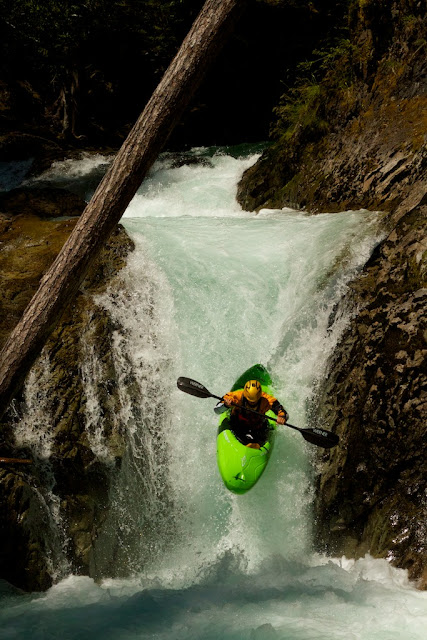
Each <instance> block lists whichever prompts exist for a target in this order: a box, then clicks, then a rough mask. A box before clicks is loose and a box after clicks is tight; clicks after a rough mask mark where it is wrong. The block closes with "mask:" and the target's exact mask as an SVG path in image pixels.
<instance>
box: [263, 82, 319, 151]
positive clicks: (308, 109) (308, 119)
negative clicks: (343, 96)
mask: <svg viewBox="0 0 427 640" xmlns="http://www.w3.org/2000/svg"><path fill="white" fill-rule="evenodd" d="M324 101H325V95H324V90H323V89H322V87H321V85H319V84H313V83H309V82H304V83H301V84H300V85H299V86H297V87H296V88H293V89H291V90H290V91H289V92H288V93H287V94H284V95H283V96H282V99H281V102H280V104H279V106H278V107H276V108H275V109H274V113H275V115H276V116H277V121H276V124H275V125H274V126H273V127H272V130H271V133H272V136H273V138H275V139H276V140H280V141H281V142H289V141H290V140H291V139H294V140H295V139H298V141H301V142H302V141H304V142H312V141H314V140H316V139H318V138H319V137H321V136H322V135H323V134H324V133H326V131H327V130H328V123H327V121H326V120H325V118H324V109H323V105H324Z"/></svg>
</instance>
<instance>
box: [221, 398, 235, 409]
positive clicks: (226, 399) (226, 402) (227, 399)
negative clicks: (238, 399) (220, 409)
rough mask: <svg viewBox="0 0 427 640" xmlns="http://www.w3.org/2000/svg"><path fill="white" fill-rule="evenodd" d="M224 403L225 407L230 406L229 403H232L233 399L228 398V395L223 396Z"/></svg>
mask: <svg viewBox="0 0 427 640" xmlns="http://www.w3.org/2000/svg"><path fill="white" fill-rule="evenodd" d="M223 399H224V404H225V406H226V407H231V405H232V404H233V399H232V398H230V396H224V398H223Z"/></svg>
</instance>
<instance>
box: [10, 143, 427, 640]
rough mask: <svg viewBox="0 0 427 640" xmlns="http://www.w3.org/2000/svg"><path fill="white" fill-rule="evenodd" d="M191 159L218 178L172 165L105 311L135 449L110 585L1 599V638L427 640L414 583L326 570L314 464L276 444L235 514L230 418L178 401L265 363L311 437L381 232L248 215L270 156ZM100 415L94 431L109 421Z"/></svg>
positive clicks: (369, 224)
mask: <svg viewBox="0 0 427 640" xmlns="http://www.w3.org/2000/svg"><path fill="white" fill-rule="evenodd" d="M194 156H196V157H197V156H201V157H203V158H206V157H208V158H209V163H210V164H209V165H208V164H206V162H204V163H203V164H194V165H191V166H188V165H186V166H182V167H180V168H173V163H172V160H173V159H172V158H171V157H170V156H167V155H165V156H163V157H162V159H161V160H160V161H159V162H158V163H157V164H156V166H155V167H154V169H153V171H152V172H151V174H150V176H149V178H148V179H147V180H146V181H145V182H144V184H143V187H142V188H141V189H140V191H139V193H138V195H137V196H136V197H135V199H134V200H133V202H132V203H131V205H130V207H129V209H128V211H127V212H126V215H125V217H124V219H123V223H124V225H125V227H126V229H127V231H128V233H129V234H130V235H131V236H132V238H133V240H134V242H135V245H136V249H135V251H134V253H133V254H132V255H131V257H130V258H129V262H128V266H127V267H126V270H125V272H124V273H123V274H122V277H123V280H124V285H125V286H124V287H123V289H122V290H121V291H120V292H118V293H117V292H116V293H115V294H114V295H113V294H107V295H105V296H103V297H102V298H100V299H99V303H100V304H102V305H104V306H105V308H106V309H108V310H109V312H110V313H111V315H112V316H113V317H114V320H115V324H116V326H117V327H118V329H117V331H116V333H115V336H114V341H113V345H112V349H113V353H114V357H115V361H116V366H117V371H118V373H119V375H120V376H121V377H122V384H121V393H122V405H123V411H122V414H121V415H120V416H118V419H119V420H121V422H122V424H123V426H124V428H126V429H127V431H128V438H129V456H128V460H127V461H125V464H124V465H123V468H122V472H121V476H120V477H118V478H117V483H116V486H115V492H114V507H113V510H112V513H111V516H110V519H109V521H108V522H107V524H106V530H105V531H104V533H103V535H101V536H100V539H99V540H98V542H97V549H96V556H97V558H98V560H97V562H98V567H99V571H100V573H101V574H102V576H103V578H101V579H99V580H98V581H96V582H95V581H94V580H92V579H91V578H88V577H79V576H73V575H69V576H67V575H65V574H63V575H64V578H63V579H62V580H60V581H59V583H58V584H56V585H55V586H54V587H52V588H51V589H50V590H49V591H48V592H47V593H45V594H32V595H21V596H17V595H16V594H14V593H11V592H9V591H8V590H7V589H6V588H5V590H4V592H3V599H2V602H1V611H0V638H8V639H9V638H10V639H12V638H13V639H14V638H35V639H39V638H40V639H45V638H64V639H67V638H70V639H80V638H82V639H85V638H91V639H97V638H103V639H109V638H111V639H113V638H114V639H115V640H134V639H135V640H137V639H145V638H147V639H148V638H150V639H156V640H163V639H165V640H166V639H167V640H181V639H182V640H184V639H193V638H194V639H195V640H211V639H212V640H214V639H215V640H217V639H224V640H271V639H277V640H311V639H313V640H323V639H325V640H335V639H341V638H342V639H346V640H347V639H351V640H353V639H358V640H359V639H360V640H393V639H394V638H396V639H397V638H405V639H408V640H422V639H423V640H424V639H425V637H426V628H427V594H426V593H422V592H419V591H417V590H416V589H415V588H414V586H413V585H411V584H410V583H409V582H408V579H407V575H406V573H405V572H404V571H400V570H396V569H394V568H393V567H391V566H390V564H389V563H388V562H387V561H385V560H374V559H372V558H371V557H370V556H366V557H365V558H362V559H360V560H358V561H356V562H355V561H354V560H352V559H346V558H334V559H330V558H324V557H321V556H319V555H317V554H315V553H314V552H313V550H312V521H311V504H312V499H313V483H314V478H313V475H314V471H313V460H312V458H313V455H312V454H313V447H311V446H310V445H309V444H307V443H305V441H304V440H303V439H302V437H301V436H300V434H298V433H297V432H294V431H292V430H290V429H286V428H283V429H280V431H279V433H278V435H277V438H276V446H275V450H274V452H273V456H272V458H271V461H270V463H269V466H268V468H267V470H266V472H265V474H264V476H263V478H262V479H261V481H260V482H259V483H258V484H257V485H256V487H255V488H254V489H253V490H252V491H251V492H249V493H248V494H246V495H244V496H235V495H232V494H230V493H229V492H227V490H226V489H225V487H224V486H223V485H222V483H221V479H220V477H219V474H218V471H217V468H216V460H215V433H216V417H215V415H214V413H213V406H214V405H215V402H216V401H215V400H213V399H198V398H193V397H191V396H188V395H186V394H183V393H181V392H180V391H179V390H178V389H177V388H176V379H177V377H178V376H180V375H184V376H188V377H192V378H195V379H196V380H199V381H200V382H201V383H202V384H204V385H205V386H206V387H207V388H208V389H209V390H210V391H211V392H212V393H213V394H217V395H222V394H223V393H224V392H225V391H227V390H228V389H229V388H230V387H231V386H232V384H233V382H234V380H235V379H236V378H237V377H238V376H239V375H240V374H241V373H242V372H243V371H244V370H245V369H246V368H248V367H249V366H251V365H252V364H254V363H256V362H261V363H263V364H264V365H266V366H267V368H268V369H269V371H270V372H271V375H272V378H273V380H274V384H275V389H276V395H277V397H278V398H279V399H280V400H281V401H282V402H283V404H284V405H285V406H286V408H287V410H288V412H289V414H290V421H291V422H292V423H293V424H297V425H299V426H301V427H304V426H305V425H306V409H307V403H308V402H309V400H310V397H311V394H312V392H313V388H314V387H315V385H316V382H317V381H318V380H319V379H321V378H322V376H324V375H325V373H326V369H325V367H326V362H327V358H328V356H329V355H330V354H331V353H332V351H333V349H334V347H335V345H336V342H337V340H338V338H339V336H340V334H341V332H342V331H343V329H344V327H345V326H346V323H347V322H348V317H347V314H348V313H349V312H345V311H342V312H340V313H339V314H337V313H336V304H337V302H338V301H339V300H340V299H341V297H342V296H343V295H344V294H345V291H346V287H347V283H348V281H349V279H350V278H351V277H353V276H354V275H355V273H356V272H357V270H358V269H360V268H361V266H362V265H363V264H364V262H365V261H366V259H367V258H368V257H369V255H370V252H371V251H372V249H373V247H374V246H375V243H376V242H377V240H378V216H377V215H376V214H373V213H369V212H366V211H365V212H344V213H342V214H323V215H319V216H314V217H312V216H308V215H307V214H305V213H304V212H297V211H293V210H283V211H262V212H260V214H258V215H255V214H252V213H247V212H243V211H241V209H240V207H239V206H238V204H237V203H236V201H235V190H236V184H237V181H238V179H239V176H240V175H241V174H242V172H243V170H244V169H245V168H246V167H248V166H250V164H252V163H253V162H254V161H255V159H256V156H246V157H233V156H230V155H225V154H221V153H217V154H216V155H213V156H212V153H209V154H207V153H205V151H204V150H195V151H194V152H193V157H194ZM91 162H92V161H91V159H90V158H87V159H85V160H84V161H82V163H80V164H79V163H76V162H73V163H69V164H65V165H58V166H57V167H55V168H54V169H53V170H52V171H51V172H50V173H49V174H47V175H46V176H45V177H44V179H46V180H53V181H54V180H56V179H58V176H59V177H60V180H61V181H63V182H64V180H65V181H67V180H68V181H69V182H73V181H74V183H75V184H76V189H80V190H81V189H82V188H84V177H85V175H87V174H89V173H90V172H91V171H92V170H93V168H94V166H95V163H96V164H100V163H101V164H102V159H100V158H96V159H95V160H94V161H93V162H92V164H91ZM76 181H78V184H77V182H76ZM88 189H89V191H90V188H88ZM332 317H333V318H334V324H333V325H332V326H329V320H330V318H332ZM88 366H89V365H88ZM91 366H92V365H91ZM93 367H94V368H93V375H95V373H94V372H95V369H96V366H95V365H93ZM86 377H87V379H88V380H89V378H90V375H89V373H87V374H86ZM129 379H131V380H132V392H131V391H130V386H129V384H128V381H129ZM88 394H89V391H88ZM93 412H94V413H93V415H92V416H91V424H94V423H96V402H95V401H94V403H93ZM320 426H326V427H327V425H320ZM159 433H160V434H161V443H159V438H158V437H157V436H158V434H159ZM28 437H29V436H28ZM91 437H92V442H93V447H94V450H96V451H97V452H98V454H99V455H102V442H101V443H100V442H99V440H98V441H96V438H95V437H94V436H93V434H91Z"/></svg>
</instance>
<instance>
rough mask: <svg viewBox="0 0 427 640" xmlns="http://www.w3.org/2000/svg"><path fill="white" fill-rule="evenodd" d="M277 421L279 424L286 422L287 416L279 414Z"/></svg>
mask: <svg viewBox="0 0 427 640" xmlns="http://www.w3.org/2000/svg"><path fill="white" fill-rule="evenodd" d="M276 422H277V424H285V422H286V418H285V416H277V420H276Z"/></svg>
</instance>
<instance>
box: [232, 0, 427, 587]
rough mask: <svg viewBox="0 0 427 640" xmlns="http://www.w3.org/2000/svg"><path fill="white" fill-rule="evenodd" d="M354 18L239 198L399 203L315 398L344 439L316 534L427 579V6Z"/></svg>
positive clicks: (324, 461) (372, 205)
mask: <svg viewBox="0 0 427 640" xmlns="http://www.w3.org/2000/svg"><path fill="white" fill-rule="evenodd" d="M348 21H349V26H350V28H351V30H350V34H351V37H350V38H349V40H347V41H346V42H345V43H344V44H343V43H340V46H339V47H336V48H335V49H334V50H333V51H331V50H329V51H328V52H327V53H325V52H324V57H323V59H324V60H326V61H327V62H325V63H324V65H323V72H324V74H323V77H322V79H321V80H320V81H319V82H318V83H317V84H314V85H310V86H301V87H300V89H299V90H298V91H296V92H294V93H293V95H292V96H291V97H289V96H288V97H287V98H286V100H285V104H284V105H283V104H282V106H281V107H280V106H279V107H278V109H277V113H278V118H279V122H278V124H277V125H276V134H277V136H278V139H277V141H276V142H275V143H274V144H273V145H272V147H271V148H269V149H268V150H267V151H266V152H265V153H264V155H263V157H262V158H261V159H260V161H259V162H258V164H256V165H255V166H254V167H252V168H251V169H249V170H248V171H247V172H246V174H245V175H244V177H243V179H242V181H241V183H240V185H239V200H240V202H241V204H242V205H243V207H245V208H247V209H252V210H254V209H256V210H259V209H261V208H263V207H273V208H280V207H283V206H294V207H298V208H299V207H301V208H307V209H308V210H310V211H312V212H316V211H330V212H333V211H342V210H346V209H359V208H369V209H374V210H382V211H385V212H387V215H386V216H384V225H385V228H384V235H385V239H384V241H383V242H382V243H381V244H380V245H379V246H378V247H377V249H376V250H375V252H374V254H373V256H372V257H371V259H370V260H369V262H368V264H367V265H366V266H365V269H364V270H363V272H362V274H361V276H360V278H359V279H358V280H357V282H355V283H354V284H353V286H352V287H351V290H350V292H349V294H348V296H347V297H346V299H345V300H344V301H343V304H344V305H350V306H351V309H352V310H353V319H352V321H351V323H350V326H349V327H348V329H347V331H346V332H345V334H344V335H343V337H342V339H341V342H340V344H339V345H338V347H337V349H336V351H335V353H334V355H333V357H332V359H331V362H330V363H329V375H328V376H327V378H326V380H325V381H324V382H323V383H322V384H321V386H320V388H319V389H318V390H317V394H316V398H315V400H314V403H313V407H312V408H311V409H312V411H311V415H312V420H313V422H315V423H317V424H319V423H320V424H323V425H324V426H325V427H327V428H330V429H332V430H333V431H335V432H337V433H338V434H339V435H340V438H341V444H340V446H339V447H337V448H336V449H333V450H331V451H330V452H329V453H326V454H324V455H323V456H320V457H319V460H318V463H319V466H318V469H319V476H318V491H317V498H316V503H315V513H316V527H317V545H318V547H319V548H320V549H322V550H325V549H326V550H327V551H328V552H329V553H331V554H346V555H348V556H351V557H354V556H356V557H358V556H360V555H363V554H364V553H366V552H370V553H371V554H372V555H374V556H376V557H386V558H388V559H389V560H390V561H391V562H392V563H393V564H395V565H397V566H399V567H404V568H407V569H408V570H409V575H410V577H411V578H413V579H419V580H420V582H419V584H420V586H421V587H423V588H425V587H426V585H427V532H426V529H425V522H426V519H427V488H426V477H427V474H426V472H427V468H426V461H425V455H424V446H425V442H426V424H427V403H426V371H427V367H426V353H427V349H426V342H427V332H426V325H425V318H426V296H427V289H426V285H427V280H426V271H427V242H426V230H427V206H426V205H427V200H426V186H427V149H426V139H427V95H426V94H427V80H426V67H427V64H426V61H427V56H426V39H425V34H426V18H425V13H424V10H423V8H422V3H419V2H418V3H417V2H399V3H396V2H392V3H387V6H386V3H382V2H376V1H373V0H369V1H367V2H366V1H364V2H362V1H361V0H359V1H358V2H354V3H352V7H351V9H350V11H349V15H348ZM331 60H332V62H331ZM292 99H293V100H294V102H292ZM304 101H305V102H304ZM308 112H309V114H310V117H308V116H307V113H308ZM313 114H314V115H313ZM280 118H282V122H280Z"/></svg>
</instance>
